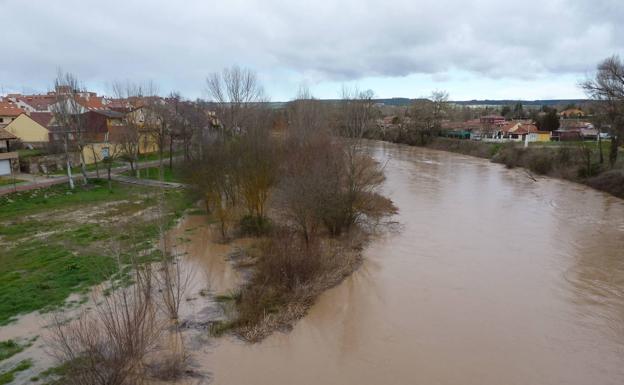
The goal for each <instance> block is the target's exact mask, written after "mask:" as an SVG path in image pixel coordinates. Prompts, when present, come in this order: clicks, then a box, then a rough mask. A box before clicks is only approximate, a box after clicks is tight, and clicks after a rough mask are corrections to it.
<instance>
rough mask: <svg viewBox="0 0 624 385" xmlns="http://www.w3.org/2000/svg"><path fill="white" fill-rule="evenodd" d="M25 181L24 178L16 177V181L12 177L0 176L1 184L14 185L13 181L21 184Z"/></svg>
mask: <svg viewBox="0 0 624 385" xmlns="http://www.w3.org/2000/svg"><path fill="white" fill-rule="evenodd" d="M24 182H26V181H25V180H22V179H15V181H14V180H13V178H11V177H8V176H0V186H12V185H13V183H15V184H20V183H24Z"/></svg>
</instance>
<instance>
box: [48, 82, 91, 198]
mask: <svg viewBox="0 0 624 385" xmlns="http://www.w3.org/2000/svg"><path fill="white" fill-rule="evenodd" d="M54 89H55V91H56V92H55V97H56V103H54V105H53V106H52V113H53V114H54V120H55V122H56V124H57V125H58V126H59V127H60V129H61V131H62V133H63V138H64V143H65V145H64V148H65V153H66V156H67V159H68V162H67V163H68V167H67V170H68V177H69V180H70V187H72V188H73V179H72V177H71V165H70V164H69V152H68V151H69V148H70V144H72V142H73V144H75V146H76V147H77V150H78V152H79V156H80V169H81V172H82V177H83V183H84V184H87V183H89V177H88V175H87V167H86V162H85V159H84V149H85V145H86V139H87V138H86V135H87V133H86V132H85V131H86V127H85V122H84V119H83V117H84V116H83V114H82V113H83V112H84V111H85V109H84V107H83V106H82V105H81V103H80V101H81V95H80V94H81V92H83V90H82V88H81V85H80V82H79V81H78V78H76V77H75V76H74V75H73V74H71V73H64V72H62V71H61V70H59V71H58V75H57V77H56V80H55V82H54Z"/></svg>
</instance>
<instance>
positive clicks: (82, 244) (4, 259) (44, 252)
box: [0, 180, 189, 325]
mask: <svg viewBox="0 0 624 385" xmlns="http://www.w3.org/2000/svg"><path fill="white" fill-rule="evenodd" d="M165 203H166V204H165V205H166V208H167V210H166V215H165V218H162V219H161V220H162V221H163V222H164V223H165V225H170V224H171V223H173V220H174V219H175V218H176V217H179V216H180V215H181V214H182V212H183V211H184V210H185V209H186V208H187V207H188V206H189V202H188V199H187V198H186V195H185V193H184V192H182V191H166V192H165ZM157 204H158V198H157V193H156V192H155V191H152V190H151V189H149V188H148V187H142V186H129V185H123V184H118V183H114V184H113V191H112V192H109V191H108V188H107V184H106V181H104V180H95V181H93V183H92V184H91V185H89V186H87V187H77V188H76V189H75V190H74V191H70V190H69V189H68V187H66V185H57V186H53V187H49V188H45V189H39V190H33V191H28V192H18V193H13V194H9V195H5V196H2V197H0V325H3V324H6V323H8V322H11V320H12V319H13V318H14V317H16V316H17V315H19V314H23V313H27V312H31V311H35V310H43V311H46V310H50V309H53V308H55V307H57V306H59V305H62V304H64V302H65V300H66V299H67V297H68V296H69V295H70V294H71V293H76V292H82V291H84V290H85V289H87V288H88V287H90V286H92V285H94V284H96V283H99V282H102V281H103V280H106V279H108V278H110V277H111V276H112V275H113V274H115V273H117V272H118V270H119V266H118V264H117V263H116V261H115V259H114V258H112V255H114V254H115V253H113V251H112V250H113V249H114V246H116V245H120V246H121V250H122V251H121V254H120V256H121V258H122V262H127V261H128V260H129V258H130V257H131V256H132V255H139V254H140V253H141V252H142V251H145V250H149V249H151V248H152V244H153V241H154V240H156V239H157V238H158V224H159V222H158V221H157V219H155V218H154V215H153V214H154V213H155V212H156V211H157ZM152 257H154V255H153V254H152V255H150V254H149V253H148V254H146V255H145V256H144V258H146V259H149V258H152Z"/></svg>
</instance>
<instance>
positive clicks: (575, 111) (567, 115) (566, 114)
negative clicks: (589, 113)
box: [559, 108, 585, 119]
mask: <svg viewBox="0 0 624 385" xmlns="http://www.w3.org/2000/svg"><path fill="white" fill-rule="evenodd" d="M559 116H560V117H561V118H563V119H577V118H582V117H583V116H585V113H584V112H583V110H581V109H580V108H568V109H566V110H563V111H561V112H560V113H559Z"/></svg>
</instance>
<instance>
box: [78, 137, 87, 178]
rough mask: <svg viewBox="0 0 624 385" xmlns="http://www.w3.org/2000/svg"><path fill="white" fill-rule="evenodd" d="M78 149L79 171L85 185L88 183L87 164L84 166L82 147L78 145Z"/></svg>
mask: <svg viewBox="0 0 624 385" xmlns="http://www.w3.org/2000/svg"><path fill="white" fill-rule="evenodd" d="M78 150H79V151H80V171H81V172H82V178H83V179H82V184H83V185H86V184H89V177H88V176H87V166H86V162H85V159H84V147H83V146H80V147H79V148H78Z"/></svg>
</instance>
